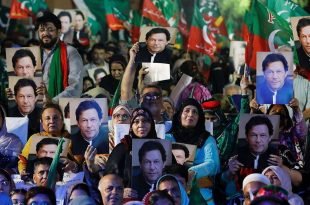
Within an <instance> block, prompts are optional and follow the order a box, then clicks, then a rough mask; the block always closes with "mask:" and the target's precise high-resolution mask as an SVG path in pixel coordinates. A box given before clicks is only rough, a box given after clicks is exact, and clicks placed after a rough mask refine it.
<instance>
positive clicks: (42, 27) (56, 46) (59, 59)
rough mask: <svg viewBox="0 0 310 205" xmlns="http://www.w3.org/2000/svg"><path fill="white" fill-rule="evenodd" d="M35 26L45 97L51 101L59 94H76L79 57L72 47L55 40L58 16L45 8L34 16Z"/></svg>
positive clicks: (80, 66) (78, 92) (79, 90)
mask: <svg viewBox="0 0 310 205" xmlns="http://www.w3.org/2000/svg"><path fill="white" fill-rule="evenodd" d="M35 28H36V30H37V31H38V35H39V41H40V45H41V48H42V51H43V64H42V69H43V81H44V83H45V86H46V88H47V91H48V95H49V97H50V98H52V99H53V101H55V102H58V100H59V98H61V97H79V96H80V95H81V93H82V83H81V81H82V79H81V74H82V73H83V61H82V58H81V56H80V55H79V53H78V52H77V50H76V49H75V48H74V47H72V46H69V45H66V44H65V43H63V42H62V41H60V40H59V35H60V33H61V22H60V20H59V19H58V18H57V17H56V16H55V15H54V14H52V13H50V12H45V13H43V15H42V16H40V17H39V18H37V22H36V27H35Z"/></svg>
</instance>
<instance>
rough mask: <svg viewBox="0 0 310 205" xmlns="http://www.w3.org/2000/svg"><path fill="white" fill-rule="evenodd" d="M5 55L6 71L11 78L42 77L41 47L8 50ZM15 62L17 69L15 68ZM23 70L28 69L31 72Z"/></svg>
mask: <svg viewBox="0 0 310 205" xmlns="http://www.w3.org/2000/svg"><path fill="white" fill-rule="evenodd" d="M5 55H6V65H7V67H6V69H7V72H8V75H9V76H23V75H26V76H27V77H35V76H42V66H41V65H42V61H41V52H40V47H39V46H32V47H20V48H6V49H5ZM19 56H22V57H19ZM13 58H14V59H13ZM13 60H14V64H15V69H14V67H13ZM32 67H33V68H32ZM22 69H27V70H29V71H22Z"/></svg>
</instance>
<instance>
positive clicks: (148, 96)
mask: <svg viewBox="0 0 310 205" xmlns="http://www.w3.org/2000/svg"><path fill="white" fill-rule="evenodd" d="M142 97H143V99H144V100H148V101H151V100H159V99H160V98H161V94H160V93H147V94H145V95H143V96H142Z"/></svg>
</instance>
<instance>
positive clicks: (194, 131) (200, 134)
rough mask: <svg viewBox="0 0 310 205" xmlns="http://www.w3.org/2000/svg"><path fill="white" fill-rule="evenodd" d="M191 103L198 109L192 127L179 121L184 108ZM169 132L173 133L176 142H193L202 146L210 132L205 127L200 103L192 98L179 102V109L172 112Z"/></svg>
mask: <svg viewBox="0 0 310 205" xmlns="http://www.w3.org/2000/svg"><path fill="white" fill-rule="evenodd" d="M188 105H192V106H194V107H196V108H197V110H198V122H197V124H196V126H195V127H193V128H185V127H183V126H182V123H181V115H182V112H183V110H184V108H185V107H186V106H188ZM169 133H171V134H173V136H174V138H175V140H176V142H180V143H186V144H193V145H197V146H198V147H202V146H203V144H204V143H205V141H206V139H207V138H208V137H209V135H210V133H209V132H208V131H206V129H205V117H204V113H203V110H202V108H201V105H200V104H199V103H198V102H197V101H196V100H195V99H193V98H188V99H186V100H185V101H183V103H182V104H181V107H180V109H179V110H178V111H177V112H176V113H175V114H174V116H173V120H172V127H171V130H170V131H169Z"/></svg>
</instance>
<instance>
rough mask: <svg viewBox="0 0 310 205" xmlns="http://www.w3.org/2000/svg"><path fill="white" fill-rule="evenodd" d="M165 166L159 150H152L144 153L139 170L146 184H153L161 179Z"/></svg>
mask: <svg viewBox="0 0 310 205" xmlns="http://www.w3.org/2000/svg"><path fill="white" fill-rule="evenodd" d="M164 166H165V164H164V162H163V160H162V156H161V153H160V151H159V150H152V151H148V152H146V153H145V155H144V156H143V158H142V161H141V164H140V168H141V170H142V173H143V176H144V178H145V179H146V181H147V182H148V183H152V184H153V183H155V182H156V180H157V179H158V178H159V177H161V175H162V172H163V168H164Z"/></svg>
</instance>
